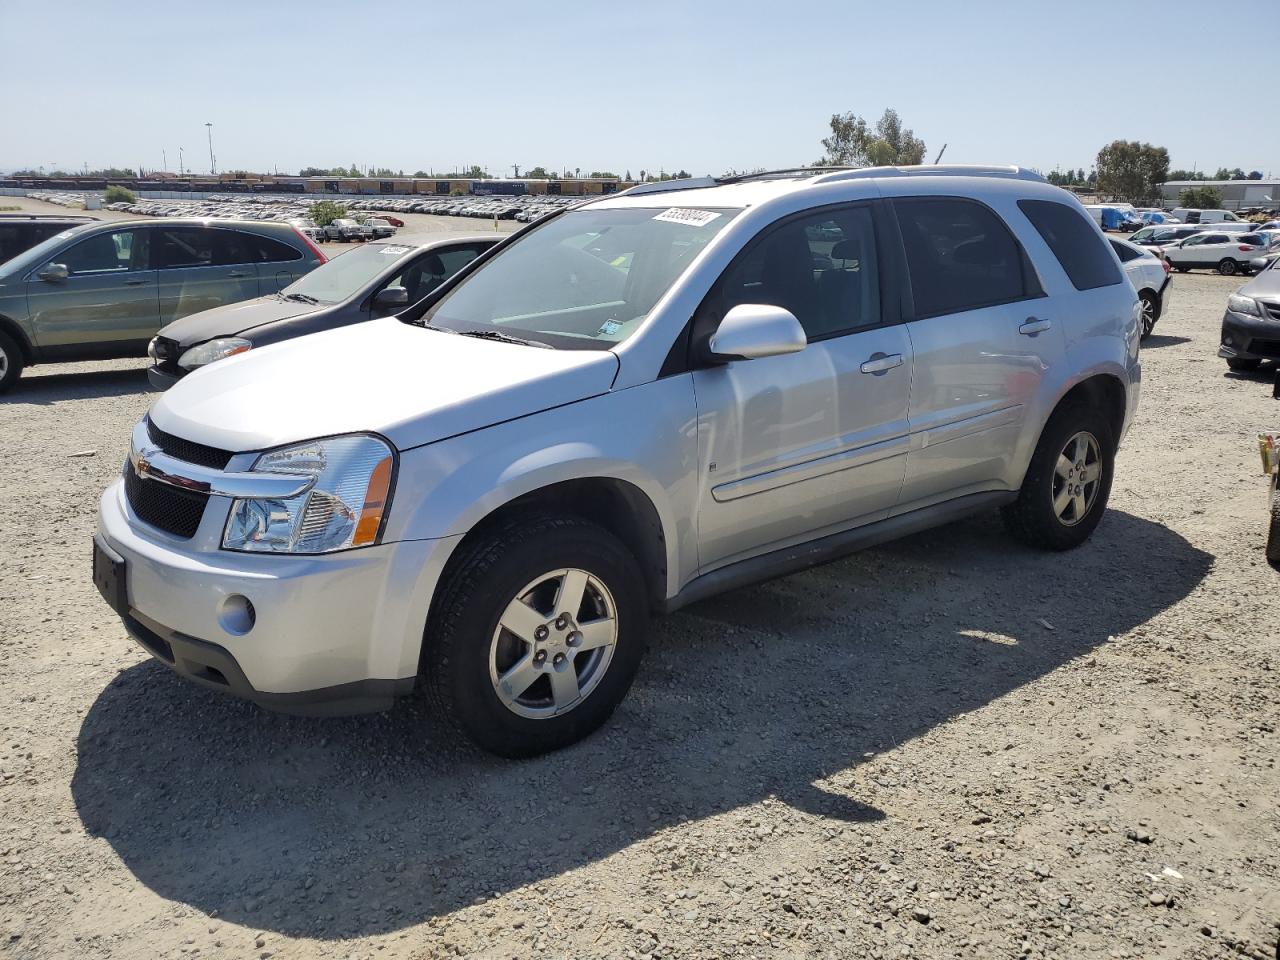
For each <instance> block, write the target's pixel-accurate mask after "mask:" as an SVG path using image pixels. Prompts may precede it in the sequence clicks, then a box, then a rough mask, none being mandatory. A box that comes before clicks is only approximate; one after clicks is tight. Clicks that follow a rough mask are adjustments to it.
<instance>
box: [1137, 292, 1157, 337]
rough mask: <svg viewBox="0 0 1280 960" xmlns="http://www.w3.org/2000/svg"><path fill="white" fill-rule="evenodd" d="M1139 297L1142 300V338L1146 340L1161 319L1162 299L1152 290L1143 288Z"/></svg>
mask: <svg viewBox="0 0 1280 960" xmlns="http://www.w3.org/2000/svg"><path fill="white" fill-rule="evenodd" d="M1138 299H1139V300H1141V301H1142V339H1143V340H1145V339H1147V337H1149V336H1151V331H1152V330H1154V329H1155V326H1156V321H1157V320H1159V319H1160V301H1159V300H1158V299H1157V298H1156V296H1155V294H1153V293H1152V292H1151V291H1150V290H1143V291H1142V292H1141V293H1140V294H1138Z"/></svg>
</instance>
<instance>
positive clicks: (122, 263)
mask: <svg viewBox="0 0 1280 960" xmlns="http://www.w3.org/2000/svg"><path fill="white" fill-rule="evenodd" d="M150 232H151V231H149V230H116V231H114V232H112V233H99V234H96V235H95V236H92V237H89V238H87V239H85V240H81V241H80V242H79V243H77V244H76V245H75V246H73V247H71V248H70V249H69V250H67V251H65V252H63V253H60V254H56V255H55V257H54V259H55V262H58V263H63V264H66V267H67V272H68V273H70V274H72V275H73V276H84V275H87V274H99V273H125V272H127V271H129V270H145V269H147V238H148V236H149V235H150Z"/></svg>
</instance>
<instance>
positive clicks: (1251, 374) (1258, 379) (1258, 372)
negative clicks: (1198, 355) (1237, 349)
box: [1222, 360, 1280, 960]
mask: <svg viewBox="0 0 1280 960" xmlns="http://www.w3.org/2000/svg"><path fill="white" fill-rule="evenodd" d="M1222 375H1223V377H1224V378H1225V379H1227V380H1247V381H1249V382H1250V383H1269V384H1270V383H1275V381H1276V377H1277V376H1280V363H1275V362H1268V361H1266V360H1264V361H1262V366H1260V367H1257V368H1255V369H1253V370H1231V369H1227V370H1225V371H1224V372H1223V374H1222ZM1278 960H1280V958H1278Z"/></svg>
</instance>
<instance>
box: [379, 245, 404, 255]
mask: <svg viewBox="0 0 1280 960" xmlns="http://www.w3.org/2000/svg"><path fill="white" fill-rule="evenodd" d="M382 252H383V253H384V254H386V255H388V256H393V257H398V256H400V254H402V253H408V252H409V248H408V247H393V246H390V245H388V246H385V247H383V248H382Z"/></svg>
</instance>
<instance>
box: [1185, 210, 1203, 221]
mask: <svg viewBox="0 0 1280 960" xmlns="http://www.w3.org/2000/svg"><path fill="white" fill-rule="evenodd" d="M1199 222H1200V211H1199V210H1188V211H1187V223H1199Z"/></svg>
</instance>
